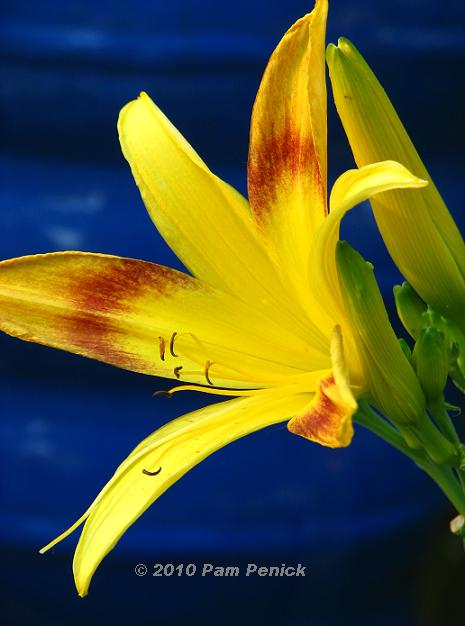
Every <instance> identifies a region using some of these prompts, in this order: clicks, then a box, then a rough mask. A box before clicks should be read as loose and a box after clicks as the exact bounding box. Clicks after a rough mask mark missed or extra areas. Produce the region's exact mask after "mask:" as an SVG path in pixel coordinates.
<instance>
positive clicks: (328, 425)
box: [288, 326, 357, 448]
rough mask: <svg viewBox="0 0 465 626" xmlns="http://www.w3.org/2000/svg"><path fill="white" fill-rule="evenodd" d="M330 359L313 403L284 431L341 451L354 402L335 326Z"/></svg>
mask: <svg viewBox="0 0 465 626" xmlns="http://www.w3.org/2000/svg"><path fill="white" fill-rule="evenodd" d="M331 357H332V361H333V372H332V373H331V374H330V375H329V376H327V377H325V378H322V379H321V380H320V381H319V387H318V390H317V392H316V394H315V396H314V398H313V400H312V401H311V402H310V403H309V404H308V405H307V406H306V407H305V408H304V410H303V411H302V412H301V413H299V414H297V415H295V416H294V417H293V418H292V419H291V420H290V422H289V424H288V429H289V430H290V431H291V432H292V433H294V434H296V435H301V436H302V437H305V438H306V439H310V441H315V442H316V443H319V444H321V445H323V446H328V447H330V448H341V447H346V446H348V445H349V444H350V442H351V441H352V436H353V432H354V430H353V426H352V415H353V414H354V413H355V411H356V410H357V401H356V400H355V398H354V395H353V393H352V391H351V388H350V384H349V378H348V372H347V366H346V363H345V359H344V351H343V346H342V334H341V330H340V327H339V326H336V327H335V329H334V331H333V335H332V339H331Z"/></svg>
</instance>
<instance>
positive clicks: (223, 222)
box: [118, 93, 317, 334]
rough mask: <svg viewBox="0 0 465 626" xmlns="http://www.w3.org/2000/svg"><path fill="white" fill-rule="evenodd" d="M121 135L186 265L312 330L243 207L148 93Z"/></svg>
mask: <svg viewBox="0 0 465 626" xmlns="http://www.w3.org/2000/svg"><path fill="white" fill-rule="evenodd" d="M118 131H119V137H120V142H121V147H122V150H123V153H124V156H125V157H126V159H127V160H128V162H129V164H130V166H131V170H132V173H133V176H134V178H135V181H136V183H137V186H138V187H139V190H140V192H141V195H142V199H143V201H144V203H145V206H146V208H147V210H148V212H149V215H150V217H151V218H152V220H153V222H154V223H155V225H156V227H157V228H158V230H159V231H160V233H161V235H162V236H163V237H164V239H165V240H166V242H167V243H168V245H169V246H170V247H171V248H172V249H173V251H174V252H175V253H176V254H177V256H178V257H179V258H180V260H181V261H182V262H183V263H184V265H185V266H186V267H187V268H188V269H189V270H190V271H191V272H192V273H193V274H194V275H195V276H196V277H197V278H199V279H201V280H204V281H206V282H207V283H209V284H210V285H212V286H213V287H216V288H218V289H221V290H222V291H225V292H228V293H232V294H234V295H235V296H236V297H238V298H241V299H243V300H245V301H248V302H250V303H253V306H254V307H255V308H257V307H262V308H266V307H269V306H271V305H272V306H273V307H274V309H275V315H279V314H281V319H282V323H283V324H284V325H290V324H293V325H296V324H297V325H301V326H302V327H303V328H307V327H311V325H310V324H309V323H308V320H307V318H306V316H305V313H304V312H303V311H302V310H299V307H298V305H297V303H295V304H290V303H289V294H288V293H287V292H288V291H289V290H287V288H286V286H285V284H284V283H283V282H281V281H280V278H279V274H278V272H277V271H276V268H275V267H274V265H273V263H272V262H271V260H270V258H269V255H268V252H267V251H266V249H265V246H264V245H263V242H262V241H261V240H260V238H259V236H258V233H257V230H256V226H255V224H254V222H253V219H252V216H251V214H250V210H249V206H248V202H247V201H246V200H245V198H243V197H242V196H241V195H240V194H239V193H238V192H237V191H236V190H235V189H233V188H232V187H231V186H230V185H228V184H226V183H225V182H223V181H222V180H220V179H219V178H218V177H217V176H215V175H214V174H213V173H212V172H211V171H210V170H209V169H208V168H207V166H206V164H205V163H204V162H203V161H202V160H201V158H200V157H199V155H198V154H197V153H196V152H195V151H194V149H193V148H192V147H191V146H190V145H189V144H188V142H187V141H186V140H185V139H184V137H183V136H182V135H181V134H180V133H179V131H178V130H177V129H176V128H175V127H174V126H173V125H172V124H171V122H170V121H169V120H168V118H167V117H166V116H165V115H164V114H163V113H162V112H161V111H160V109H159V108H158V107H157V106H156V105H155V104H154V103H153V102H152V100H151V99H150V98H149V97H148V96H147V94H145V93H142V94H141V95H140V97H139V98H138V99H137V100H134V101H132V102H129V104H127V105H126V106H125V107H124V108H123V109H122V111H121V113H120V116H119V120H118ZM284 310H285V311H286V312H284ZM312 330H313V334H317V331H316V330H315V329H312Z"/></svg>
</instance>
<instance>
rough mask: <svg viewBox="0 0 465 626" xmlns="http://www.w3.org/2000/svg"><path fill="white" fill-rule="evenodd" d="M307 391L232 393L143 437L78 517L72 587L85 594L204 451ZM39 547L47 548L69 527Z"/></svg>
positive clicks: (287, 407)
mask: <svg viewBox="0 0 465 626" xmlns="http://www.w3.org/2000/svg"><path fill="white" fill-rule="evenodd" d="M308 398H309V394H298V395H297V394H296V395H291V396H289V395H283V393H282V392H281V391H280V390H279V389H274V390H270V392H269V393H268V394H267V397H266V398H262V397H260V398H259V397H253V398H247V399H235V400H230V401H228V402H222V403H220V404H215V405H212V406H208V407H206V408H204V409H200V410H199V411H195V412H194V413H189V414H188V415H184V416H183V417H180V418H178V419H176V420H173V421H171V422H169V423H168V424H166V425H165V426H163V427H162V428H160V429H158V430H157V431H155V432H154V433H153V434H152V435H150V436H149V437H147V438H146V439H145V440H144V441H143V442H142V443H140V444H139V445H138V446H137V448H135V450H134V451H133V452H132V453H131V454H130V455H129V457H128V458H127V459H126V460H125V461H124V462H123V463H122V464H121V465H120V466H119V467H118V469H117V470H116V473H115V474H114V476H113V478H111V480H110V481H109V482H108V483H107V485H106V486H105V487H104V489H103V490H102V491H101V492H100V494H99V495H98V496H97V498H96V499H95V501H94V503H93V504H92V505H91V507H90V508H89V510H88V511H87V512H86V513H85V514H84V516H83V517H82V518H80V520H78V522H77V524H78V523H82V521H84V519H85V518H87V521H86V523H85V526H84V528H83V531H82V534H81V538H80V540H79V544H78V546H77V549H76V553H75V557H74V564H73V569H74V576H75V582H76V587H77V590H78V593H79V594H80V595H81V596H84V595H86V594H87V591H88V588H89V584H90V581H91V578H92V576H93V574H94V572H95V570H96V569H97V567H98V566H99V564H100V562H101V561H102V559H103V558H104V557H105V556H106V555H107V554H108V552H110V550H112V549H113V548H114V546H115V545H116V543H117V542H118V540H119V539H120V537H121V536H122V535H123V533H124V532H125V531H126V530H127V529H128V528H129V526H131V524H133V523H134V522H135V521H136V519H137V518H138V517H139V516H140V515H142V513H143V512H144V511H145V510H146V509H147V508H148V507H149V506H150V505H151V504H153V502H155V500H156V499H157V498H158V497H159V496H160V495H161V494H162V493H164V491H166V489H168V488H169V487H170V486H171V485H172V484H173V483H174V482H176V481H177V480H179V478H181V476H183V475H184V474H185V473H186V472H188V471H189V470H190V469H192V468H193V467H194V466H195V465H197V463H199V462H200V461H202V460H203V459H205V458H206V457H207V456H209V455H210V454H212V453H213V452H215V451H216V450H218V449H219V448H222V447H223V446H225V445H227V444H228V443H231V442H232V441H234V440H235V439H238V438H239V437H243V436H244V435H247V434H249V433H252V432H254V431H256V430H259V429H261V428H264V427H266V426H269V425H270V424H275V423H278V422H281V421H285V420H286V419H288V418H289V417H290V416H291V415H293V413H296V412H299V411H301V410H302V408H303V406H305V404H307V403H308ZM147 472H152V474H153V475H147ZM75 528H76V524H74V525H73V526H72V527H71V529H69V530H68V531H67V532H65V533H63V535H60V537H58V538H57V539H56V540H54V541H53V542H51V543H50V544H49V545H48V546H46V547H45V548H43V550H42V552H44V551H45V550H48V549H49V548H51V547H52V546H53V545H55V544H56V543H57V542H58V541H61V540H62V539H63V538H64V537H65V536H67V535H68V534H69V533H70V532H72V530H74V529H75Z"/></svg>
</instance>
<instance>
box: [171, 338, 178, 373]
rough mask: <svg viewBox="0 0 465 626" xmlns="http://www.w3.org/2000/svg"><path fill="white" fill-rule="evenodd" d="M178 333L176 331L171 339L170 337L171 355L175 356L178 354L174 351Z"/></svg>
mask: <svg viewBox="0 0 465 626" xmlns="http://www.w3.org/2000/svg"><path fill="white" fill-rule="evenodd" d="M177 334H178V333H177V332H174V333H173V334H172V335H171V339H170V354H171V356H174V357H176V356H178V355H177V354H176V353H175V352H174V340H175V337H176V335H177ZM175 373H176V372H175Z"/></svg>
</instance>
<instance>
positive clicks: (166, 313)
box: [0, 252, 328, 388]
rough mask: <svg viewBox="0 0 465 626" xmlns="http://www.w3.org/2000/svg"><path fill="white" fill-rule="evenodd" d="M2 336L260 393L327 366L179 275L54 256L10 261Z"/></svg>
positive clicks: (264, 321)
mask: <svg viewBox="0 0 465 626" xmlns="http://www.w3.org/2000/svg"><path fill="white" fill-rule="evenodd" d="M0 329H1V330H3V331H4V332H7V333H8V334H11V335H14V336H17V337H20V338H21V339H24V340H26V341H34V342H37V343H42V344H45V345H49V346H52V347H56V348H61V349H64V350H68V351H70V352H74V353H77V354H81V355H83V356H87V357H91V358H94V359H98V360H100V361H104V362H106V363H111V364H113V365H117V366H118V367H122V368H125V369H129V370H133V371H136V372H142V373H145V374H153V375H157V376H165V377H170V378H180V379H182V380H186V381H189V382H196V383H202V384H214V385H218V386H227V387H239V388H240V387H257V386H258V387H260V386H267V385H268V384H271V383H276V382H279V381H281V380H282V379H283V378H286V377H288V376H291V377H292V376H294V375H302V374H303V373H304V372H308V371H311V370H318V369H322V368H325V367H327V365H328V359H327V357H325V355H324V354H322V353H319V352H318V351H316V350H315V349H314V348H313V347H311V346H309V345H307V344H306V342H305V341H304V340H300V339H298V338H297V337H296V336H294V335H293V334H291V332H290V331H288V330H287V329H286V328H282V327H281V326H280V325H279V323H277V322H276V321H274V319H273V310H271V311H270V314H269V316H266V317H265V316H263V315H261V314H260V313H259V312H257V311H254V310H253V309H252V308H250V307H248V306H247V305H246V304H244V303H243V302H241V301H240V300H237V299H235V298H234V297H232V296H230V295H229V294H223V293H221V292H219V291H217V290H215V289H213V288H211V287H209V286H207V285H206V284H205V283H203V282H201V281H199V280H197V279H195V278H192V277H190V276H188V275H187V274H183V273H181V272H177V271H175V270H172V269H169V268H167V267H163V266H161V265H156V264H154V263H147V262H145V261H138V260H134V259H125V258H120V257H115V256H109V255H102V254H90V253H83V252H68V253H66V252H65V253H54V254H46V255H35V256H30V257H22V258H19V259H11V260H8V261H3V262H1V263H0Z"/></svg>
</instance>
